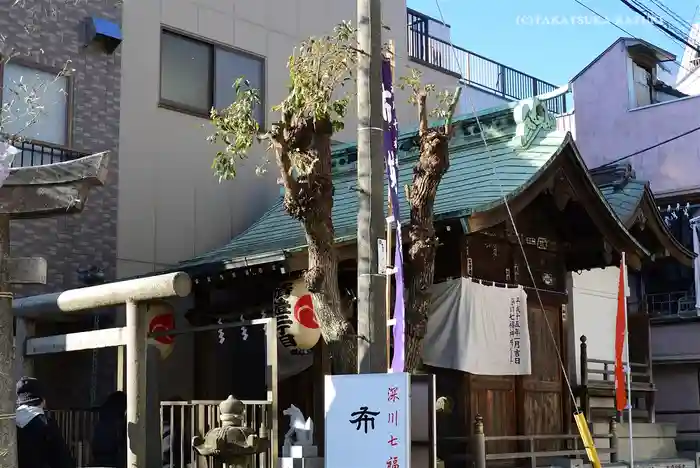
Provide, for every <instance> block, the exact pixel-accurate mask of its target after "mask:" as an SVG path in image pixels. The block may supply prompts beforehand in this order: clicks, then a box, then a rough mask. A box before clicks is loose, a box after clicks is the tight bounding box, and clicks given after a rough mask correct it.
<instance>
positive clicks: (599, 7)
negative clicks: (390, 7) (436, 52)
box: [408, 0, 700, 84]
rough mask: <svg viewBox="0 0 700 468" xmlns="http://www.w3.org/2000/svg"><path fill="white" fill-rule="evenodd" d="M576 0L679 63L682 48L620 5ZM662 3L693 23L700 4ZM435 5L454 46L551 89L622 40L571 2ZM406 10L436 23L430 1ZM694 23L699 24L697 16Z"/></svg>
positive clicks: (451, 0)
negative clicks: (533, 79)
mask: <svg viewBox="0 0 700 468" xmlns="http://www.w3.org/2000/svg"><path fill="white" fill-rule="evenodd" d="M581 1H582V3H584V4H586V5H588V6H589V7H591V8H592V9H594V10H595V11H597V12H598V13H600V14H602V15H604V16H606V17H607V18H609V19H610V20H611V21H617V22H618V24H620V26H621V27H623V28H624V29H626V30H627V31H629V32H630V33H632V35H634V36H636V37H638V38H640V39H644V40H646V41H648V42H651V43H652V44H655V45H657V46H659V47H661V48H663V49H666V50H668V51H670V52H672V53H674V54H676V56H677V57H678V61H679V62H680V60H681V57H682V55H683V48H682V47H681V45H680V44H678V43H677V42H676V41H674V40H672V39H671V38H669V37H667V36H666V35H665V34H664V33H662V32H661V31H659V30H657V29H656V28H655V27H654V26H652V25H651V24H644V22H643V21H641V20H640V19H639V16H638V15H637V14H636V13H634V12H633V11H631V10H629V9H628V8H627V7H626V6H625V5H624V4H623V3H622V2H620V1H619V0H581ZM643 3H644V4H646V5H648V6H649V7H650V8H651V7H653V6H654V5H653V3H651V2H650V1H644V2H643ZM663 3H664V4H665V5H666V6H667V7H668V8H669V9H671V10H672V11H673V12H675V13H677V14H678V15H679V16H681V17H682V18H683V19H684V20H685V21H687V22H689V23H692V22H693V17H694V15H695V12H696V8H697V7H698V3H699V2H698V0H663ZM439 4H440V9H441V10H442V14H443V15H444V18H445V22H446V23H448V24H449V25H450V26H451V30H452V33H451V34H452V42H453V44H454V45H457V46H460V47H463V48H465V49H467V50H470V51H473V52H476V53H478V54H480V55H483V56H486V57H488V58H490V59H492V60H495V61H497V62H501V63H503V64H504V65H508V66H509V67H512V68H515V69H516V70H520V71H522V72H525V73H528V74H530V75H533V76H535V77H537V78H539V79H541V80H544V81H548V82H550V83H553V84H564V83H566V82H567V81H568V80H569V79H570V78H572V77H573V76H574V75H576V74H577V73H578V72H579V71H580V70H581V69H582V68H583V67H585V66H586V65H587V64H588V63H589V62H591V61H592V60H593V59H594V58H596V57H597V56H598V55H599V54H600V53H601V52H603V50H605V49H606V48H607V47H608V46H609V45H610V44H611V43H613V42H614V41H615V40H616V39H617V38H619V37H620V36H626V34H625V33H624V32H622V31H620V30H619V29H617V28H616V27H615V26H613V25H612V24H605V23H604V22H603V21H602V20H600V18H597V17H596V16H595V15H594V14H593V13H591V12H590V11H588V10H586V9H585V8H584V7H582V6H580V5H579V4H577V3H576V2H575V1H574V0H488V1H485V2H484V1H481V2H478V1H475V0H439ZM408 6H409V8H413V9H414V10H418V11H420V12H421V13H425V14H427V15H430V16H432V17H434V18H437V19H440V14H439V12H438V7H437V5H436V1H435V0H408ZM572 18H575V19H574V20H573V21H572ZM695 20H696V22H700V13H698V16H697V18H695ZM572 23H579V24H572Z"/></svg>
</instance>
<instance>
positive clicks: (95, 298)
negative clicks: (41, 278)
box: [15, 272, 192, 468]
mask: <svg viewBox="0 0 700 468" xmlns="http://www.w3.org/2000/svg"><path fill="white" fill-rule="evenodd" d="M191 290H192V282H191V280H190V277H189V275H187V274H186V273H182V272H178V273H169V274H164V275H159V276H152V277H148V278H139V279H133V280H127V281H119V282H116V283H109V284H101V285H98V286H90V287H86V288H80V289H71V290H68V291H65V292H63V293H60V294H47V295H45V296H43V300H42V299H41V298H42V296H35V297H34V298H27V299H28V302H31V303H32V308H31V309H30V308H28V312H27V313H22V312H20V311H19V310H16V311H15V313H16V314H17V315H18V316H24V318H27V317H29V316H32V315H34V314H38V313H39V311H40V310H42V311H44V313H46V312H48V313H50V312H54V313H63V314H81V313H85V312H87V311H89V310H92V309H96V308H101V307H114V306H117V305H121V304H125V305H126V326H125V327H122V328H110V329H105V330H94V331H88V332H80V333H69V334H66V335H56V336H47V337H39V338H27V340H26V342H25V343H20V342H19V341H18V342H17V348H18V349H20V350H24V353H18V354H19V355H22V354H24V355H26V356H29V357H31V356H36V355H41V354H49V353H59V352H67V351H79V350H83V349H98V348H106V347H112V346H125V347H126V422H127V460H126V462H127V467H128V468H145V467H150V466H160V465H161V444H160V434H159V433H158V424H156V423H155V419H157V418H155V415H156V414H157V413H158V411H157V408H158V407H157V405H153V404H150V405H149V392H148V389H147V386H148V385H147V384H148V378H147V376H148V370H147V362H148V354H149V353H148V346H147V339H148V329H147V324H146V317H145V314H143V313H141V311H140V303H145V302H148V301H150V300H153V299H164V298H168V297H174V296H176V297H185V296H187V295H189V294H190V291H191ZM153 437H155V438H156V439H155V440H153V439H152V438H153ZM147 440H148V441H150V442H151V444H150V445H147V444H146V441H147ZM155 441H158V442H157V443H155Z"/></svg>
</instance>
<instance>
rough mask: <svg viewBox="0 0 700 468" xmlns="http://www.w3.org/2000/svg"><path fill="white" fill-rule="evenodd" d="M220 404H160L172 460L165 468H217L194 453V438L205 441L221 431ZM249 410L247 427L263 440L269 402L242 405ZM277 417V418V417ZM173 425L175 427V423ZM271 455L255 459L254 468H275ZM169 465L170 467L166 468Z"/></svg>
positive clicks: (165, 461) (212, 461)
mask: <svg viewBox="0 0 700 468" xmlns="http://www.w3.org/2000/svg"><path fill="white" fill-rule="evenodd" d="M219 403H221V402H220V401H213V400H193V401H163V402H161V404H160V429H161V430H160V432H161V434H163V433H164V426H165V424H166V423H167V421H170V422H171V425H170V438H169V443H170V445H169V449H170V450H169V453H170V460H163V466H164V467H165V466H169V467H170V468H183V467H186V466H190V467H191V468H216V467H221V466H222V465H221V463H219V462H218V461H216V460H214V459H212V458H211V457H207V458H204V457H202V456H200V455H198V454H197V452H195V451H194V450H193V449H192V438H193V437H194V436H201V437H204V436H205V435H206V433H207V432H209V430H211V429H213V428H215V427H219V426H220V425H221V424H220V422H219V415H220V414H221V411H220V410H219ZM243 404H244V405H245V407H246V415H245V424H246V425H247V426H248V427H250V428H253V429H256V430H257V431H258V435H260V436H261V437H268V436H269V431H270V427H269V423H268V418H269V416H270V415H269V414H268V412H269V410H270V404H269V403H268V402H266V401H243ZM275 416H276V415H275ZM173 421H174V424H172V422H173ZM270 457H271V453H270V451H268V452H267V453H264V454H261V455H259V456H257V457H255V460H254V462H253V464H252V466H251V468H252V467H255V468H263V467H269V466H272V465H273V463H271V460H270ZM166 464H167V465H166Z"/></svg>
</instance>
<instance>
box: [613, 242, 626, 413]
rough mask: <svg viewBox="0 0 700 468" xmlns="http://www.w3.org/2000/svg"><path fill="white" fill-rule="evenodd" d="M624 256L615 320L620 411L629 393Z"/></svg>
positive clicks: (618, 403)
mask: <svg viewBox="0 0 700 468" xmlns="http://www.w3.org/2000/svg"><path fill="white" fill-rule="evenodd" d="M624 258H625V257H624V255H623V256H622V261H621V262H620V281H619V283H620V284H619V286H618V292H617V317H616V320H615V406H616V407H617V410H618V411H623V410H624V409H625V408H627V392H626V388H625V370H624V368H623V364H622V354H623V350H624V349H625V334H626V333H625V332H626V328H627V316H626V315H627V297H626V295H625V292H626V291H625V289H626V288H625V280H626V278H625V264H624Z"/></svg>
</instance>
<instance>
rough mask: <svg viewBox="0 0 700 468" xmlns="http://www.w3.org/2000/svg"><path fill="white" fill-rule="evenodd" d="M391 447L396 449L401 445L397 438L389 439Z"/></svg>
mask: <svg viewBox="0 0 700 468" xmlns="http://www.w3.org/2000/svg"><path fill="white" fill-rule="evenodd" d="M389 445H391V446H392V447H396V446H397V445H399V439H398V438H397V437H394V436H391V438H390V439H389Z"/></svg>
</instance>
